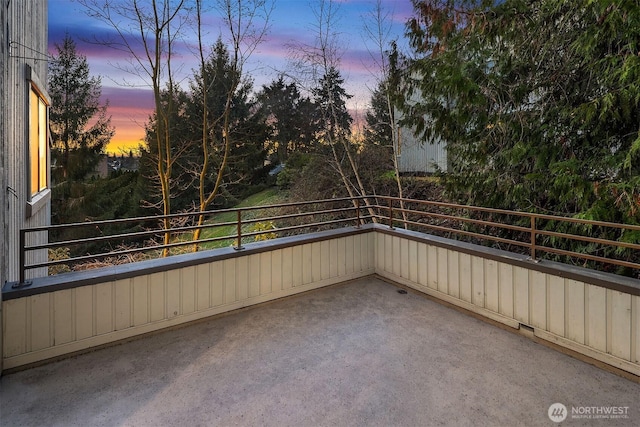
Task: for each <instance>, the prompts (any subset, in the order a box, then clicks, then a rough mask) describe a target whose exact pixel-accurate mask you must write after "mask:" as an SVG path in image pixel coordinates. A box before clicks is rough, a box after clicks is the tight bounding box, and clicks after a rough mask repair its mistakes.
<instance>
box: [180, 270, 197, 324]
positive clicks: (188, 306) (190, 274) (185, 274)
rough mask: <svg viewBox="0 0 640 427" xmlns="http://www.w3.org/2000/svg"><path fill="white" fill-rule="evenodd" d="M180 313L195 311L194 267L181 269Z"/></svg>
mask: <svg viewBox="0 0 640 427" xmlns="http://www.w3.org/2000/svg"><path fill="white" fill-rule="evenodd" d="M181 291H182V313H181V314H183V315H184V314H189V313H193V312H194V311H196V267H195V266H193V267H186V268H183V269H182V289H181Z"/></svg>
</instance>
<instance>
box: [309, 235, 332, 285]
mask: <svg viewBox="0 0 640 427" xmlns="http://www.w3.org/2000/svg"><path fill="white" fill-rule="evenodd" d="M319 245H320V256H319V258H320V259H319V260H314V267H315V269H314V274H313V281H314V282H316V281H318V280H324V279H328V278H329V277H330V274H331V271H330V270H331V268H330V264H331V244H330V242H329V240H324V241H322V242H320V243H319ZM318 261H320V262H318Z"/></svg>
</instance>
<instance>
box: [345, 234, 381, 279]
mask: <svg viewBox="0 0 640 427" xmlns="http://www.w3.org/2000/svg"><path fill="white" fill-rule="evenodd" d="M356 237H357V236H347V237H346V238H345V241H344V245H345V247H344V251H345V253H344V273H345V274H351V273H353V272H355V271H356V269H355V268H354V258H355V256H356V253H355V248H356V246H355V243H356V240H355V239H356ZM359 243H360V241H358V248H360V245H359ZM357 255H358V256H359V255H360V254H359V253H358V254H357ZM376 262H377V260H376Z"/></svg>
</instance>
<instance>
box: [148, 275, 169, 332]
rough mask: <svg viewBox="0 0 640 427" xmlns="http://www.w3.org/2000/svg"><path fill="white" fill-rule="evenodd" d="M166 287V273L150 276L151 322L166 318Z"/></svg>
mask: <svg viewBox="0 0 640 427" xmlns="http://www.w3.org/2000/svg"><path fill="white" fill-rule="evenodd" d="M166 291H167V290H166V286H165V273H154V274H151V275H150V276H149V320H151V321H152V322H157V321H159V320H163V319H165V318H166V313H165V307H166V296H167V294H166Z"/></svg>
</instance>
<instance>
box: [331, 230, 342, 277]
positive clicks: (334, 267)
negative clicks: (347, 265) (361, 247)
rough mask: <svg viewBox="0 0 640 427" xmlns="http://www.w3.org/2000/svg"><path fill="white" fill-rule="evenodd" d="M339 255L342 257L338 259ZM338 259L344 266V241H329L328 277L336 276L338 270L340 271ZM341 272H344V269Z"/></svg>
mask: <svg viewBox="0 0 640 427" xmlns="http://www.w3.org/2000/svg"><path fill="white" fill-rule="evenodd" d="M340 255H341V256H342V257H341V258H338V257H339V256H340ZM338 259H340V260H342V263H343V264H344V240H343V239H333V240H329V277H337V276H338V270H340V265H339V261H338ZM342 270H343V271H344V268H343V269H342Z"/></svg>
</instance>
